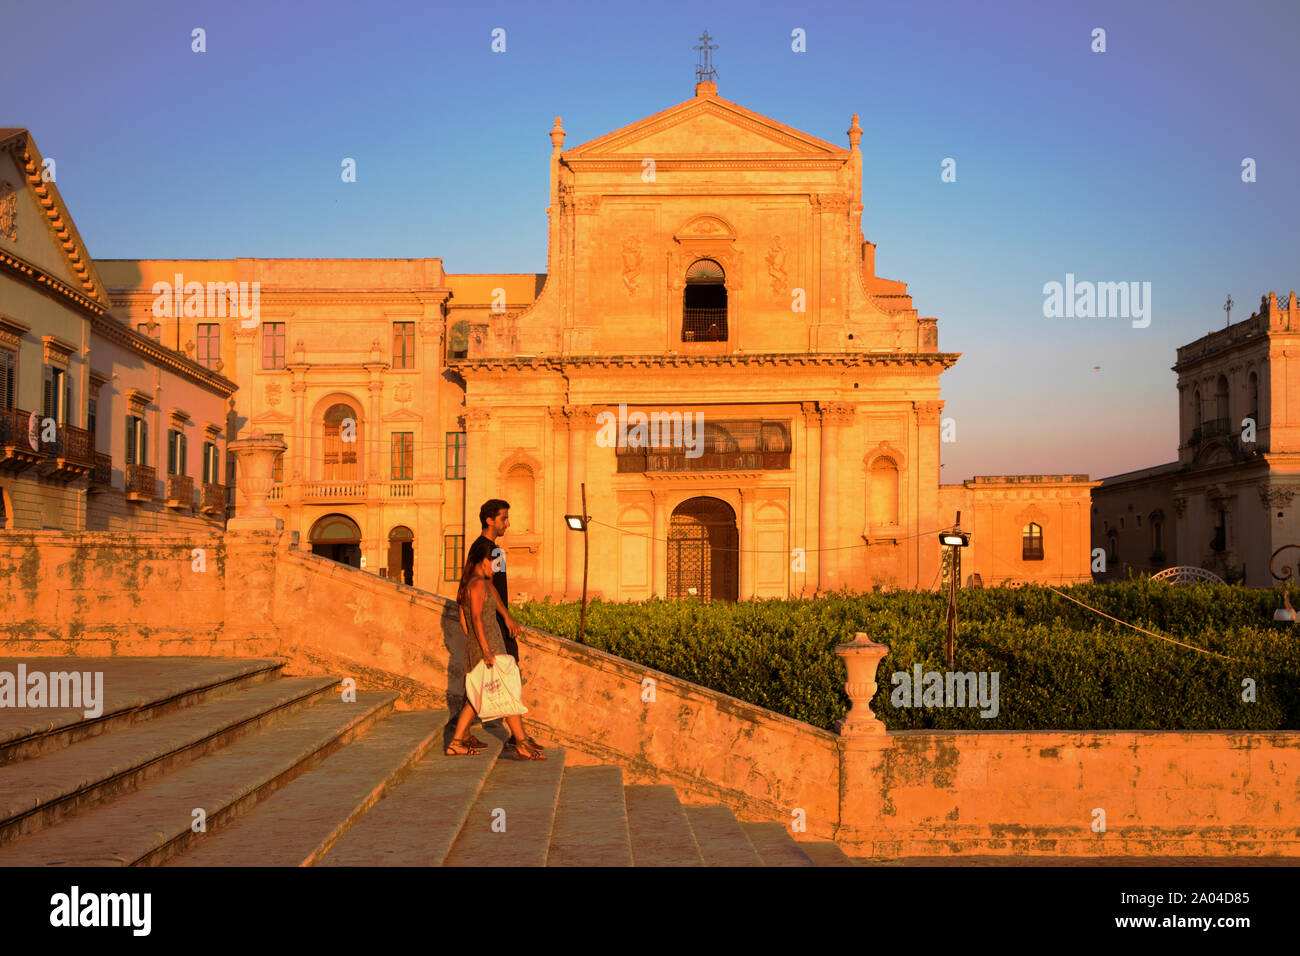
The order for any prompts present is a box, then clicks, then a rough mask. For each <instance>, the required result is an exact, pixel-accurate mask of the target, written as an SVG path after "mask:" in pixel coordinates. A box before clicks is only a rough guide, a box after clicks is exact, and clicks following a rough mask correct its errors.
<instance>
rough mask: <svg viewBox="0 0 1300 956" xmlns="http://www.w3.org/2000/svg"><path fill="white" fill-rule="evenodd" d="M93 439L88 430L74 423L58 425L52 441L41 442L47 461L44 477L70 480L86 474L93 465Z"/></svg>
mask: <svg viewBox="0 0 1300 956" xmlns="http://www.w3.org/2000/svg"><path fill="white" fill-rule="evenodd" d="M94 445H95V443H94V439H93V437H92V436H91V434H90V432H88V431H86V429H84V428H77V427H76V426H75V425H59V426H57V427H56V429H55V433H54V441H52V442H41V448H42V450H43V451H44V452H45V454H46V457H45V460H46V462H47V465H46V470H45V477H47V478H54V479H58V480H61V481H71V480H72V479H73V478H79V477H81V476H82V475H88V474H90V472H91V471H92V470H93V469H94V467H95V452H94Z"/></svg>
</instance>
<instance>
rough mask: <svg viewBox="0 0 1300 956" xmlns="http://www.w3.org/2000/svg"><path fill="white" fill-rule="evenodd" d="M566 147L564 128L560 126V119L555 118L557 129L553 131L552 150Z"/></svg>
mask: <svg viewBox="0 0 1300 956" xmlns="http://www.w3.org/2000/svg"><path fill="white" fill-rule="evenodd" d="M563 145H564V127H563V126H561V125H560V118H559V117H558V116H557V117H555V128H554V129H552V130H551V148H552V149H559V148H560V147H561V146H563Z"/></svg>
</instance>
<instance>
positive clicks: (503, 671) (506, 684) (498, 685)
mask: <svg viewBox="0 0 1300 956" xmlns="http://www.w3.org/2000/svg"><path fill="white" fill-rule="evenodd" d="M495 663H496V666H495V667H491V668H489V667H488V666H487V663H486V662H484V661H479V662H478V663H477V664H475V665H474V669H473V670H472V671H470V672H469V673H468V674H466V675H465V696H466V697H468V698H469V702H470V706H472V707H473V708H474V709H475V710H476V711H477V712H478V716H479V719H480V720H491V719H492V718H494V717H511V716H514V715H516V714H526V713H528V708H527V707H525V706H524V704H523V700H522V698H521V694H520V685H519V667H518V665H516V664H515V659H514V658H513V657H511V656H510V655H509V654H498V655H497V656H496V658H495Z"/></svg>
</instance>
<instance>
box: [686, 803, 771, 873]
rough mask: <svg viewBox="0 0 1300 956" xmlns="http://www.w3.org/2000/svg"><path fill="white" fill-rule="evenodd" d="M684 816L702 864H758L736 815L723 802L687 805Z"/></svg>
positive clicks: (758, 858) (755, 854) (757, 856)
mask: <svg viewBox="0 0 1300 956" xmlns="http://www.w3.org/2000/svg"><path fill="white" fill-rule="evenodd" d="M686 819H688V820H689V821H690V822H691V832H692V833H694V834H695V842H696V843H697V844H699V847H700V856H701V857H703V858H704V865H705V866H762V865H763V860H762V857H760V856H759V855H758V851H757V850H755V849H754V845H753V844H752V843H750V842H749V837H748V836H746V835H745V830H744V828H743V827H741V825H740V821H739V820H737V819H736V815H735V814H734V813H732V812H731V811H730V810H729V809H728V808H726V807H723V806H712V805H708V806H693V805H692V806H687V807H686Z"/></svg>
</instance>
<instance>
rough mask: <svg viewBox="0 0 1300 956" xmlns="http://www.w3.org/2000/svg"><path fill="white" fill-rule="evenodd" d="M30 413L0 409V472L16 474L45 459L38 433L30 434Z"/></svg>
mask: <svg viewBox="0 0 1300 956" xmlns="http://www.w3.org/2000/svg"><path fill="white" fill-rule="evenodd" d="M31 418H32V413H31V412H28V411H24V410H23V409H21V408H4V409H0V471H8V472H13V473H15V474H16V473H17V472H20V471H23V470H24V469H26V468H30V467H31V466H32V465H34V464H36V463H37V462H38V461H43V460H44V459H45V452H44V451H43V450H42V449H41V444H40V435H39V433H38V434H36V435H33V434H32V433H31Z"/></svg>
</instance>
